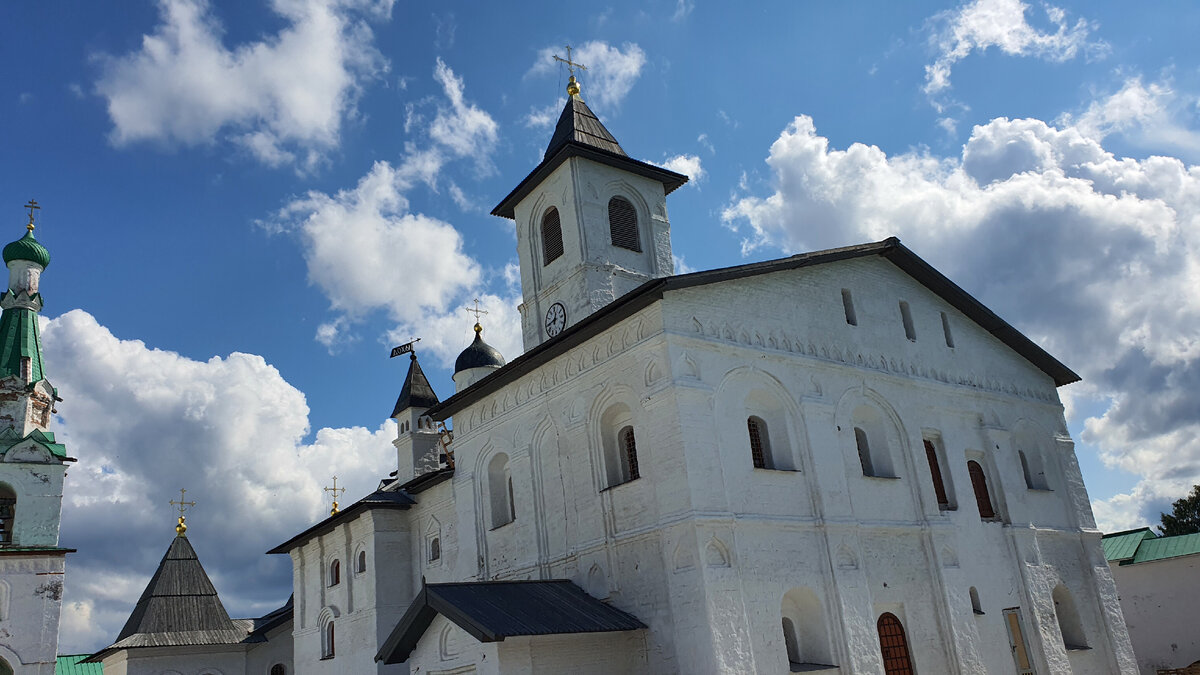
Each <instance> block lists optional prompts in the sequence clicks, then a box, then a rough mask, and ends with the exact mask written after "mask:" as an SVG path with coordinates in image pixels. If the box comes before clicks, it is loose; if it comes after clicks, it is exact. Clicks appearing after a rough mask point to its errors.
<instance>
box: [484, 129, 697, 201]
mask: <svg viewBox="0 0 1200 675" xmlns="http://www.w3.org/2000/svg"><path fill="white" fill-rule="evenodd" d="M571 157H583V158H584V159H590V160H592V161H593V162H599V163H601V164H607V165H608V166H611V167H614V168H617V169H622V170H624V171H628V172H630V173H634V174H637V175H639V176H644V177H646V178H649V179H651V180H656V181H658V182H660V183H662V184H663V189H664V190H665V191H666V194H671V193H672V192H674V191H675V189H676V188H678V187H680V186H682V185H683V184H684V183H686V182H687V181H688V177H687V176H685V175H683V174H681V173H675V172H674V171H669V170H667V169H664V168H662V167H660V166H654V165H653V164H647V163H646V162H639V161H638V160H636V159H632V158H630V157H627V156H625V155H618V154H617V153H615V152H608V151H606V150H603V149H600V148H596V147H592V146H589V145H584V144H583V143H579V142H578V141H567V142H565V143H563V144H562V146H561V147H560V148H559V149H558V150H557V151H556V152H554V154H552V155H547V156H546V158H545V159H543V160H542V163H541V164H538V165H537V168H535V169H534V170H533V171H531V172H530V173H529V175H528V176H526V177H525V180H523V181H521V183H520V184H519V185H517V187H516V188H514V189H513V191H512V192H510V193H508V196H507V197H505V198H504V199H503V200H501V201H500V203H499V204H497V205H496V208H494V209H492V215H493V216H500V217H501V218H508V219H509V220H512V219H514V218H516V213H515V211H516V208H517V204H519V203H521V200H522V199H525V197H526V196H528V195H529V193H530V192H533V190H534V188H536V187H537V186H538V185H541V184H542V181H544V180H546V177H547V176H549V175H550V173H551V172H553V171H554V170H555V169H557V168H558V165H560V164H562V163H563V162H565V161H567V160H568V159H570V158H571Z"/></svg>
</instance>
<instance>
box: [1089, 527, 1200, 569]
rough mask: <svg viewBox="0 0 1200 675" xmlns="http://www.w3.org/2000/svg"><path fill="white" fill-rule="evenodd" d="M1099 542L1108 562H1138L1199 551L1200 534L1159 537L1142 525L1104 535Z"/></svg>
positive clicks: (1123, 563)
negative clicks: (1134, 528)
mask: <svg viewBox="0 0 1200 675" xmlns="http://www.w3.org/2000/svg"><path fill="white" fill-rule="evenodd" d="M1100 544H1101V546H1103V547H1104V558H1105V559H1106V560H1108V562H1110V563H1114V562H1115V563H1119V564H1121V565H1137V564H1139V563H1145V562H1153V561H1155V560H1166V559H1168V558H1179V557H1181V556H1185V555H1195V554H1197V553H1200V533H1197V534H1177V535H1174V536H1170V537H1160V536H1158V535H1156V534H1154V531H1153V530H1151V529H1150V528H1148V527H1143V528H1140V529H1137V530H1127V531H1125V532H1114V533H1112V534H1106V535H1104V537H1103V538H1101V539H1100Z"/></svg>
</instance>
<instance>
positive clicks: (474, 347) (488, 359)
mask: <svg viewBox="0 0 1200 675" xmlns="http://www.w3.org/2000/svg"><path fill="white" fill-rule="evenodd" d="M502 366H504V357H503V356H501V354H500V351H499V350H497V349H496V348H495V347H493V346H491V345H489V344H488V343H486V342H484V341H483V329H482V328H480V327H479V324H475V341H474V342H472V343H471V345H470V346H469V347H467V348H466V349H464V350H463V352H462V353H461V354H459V355H458V359H456V360H455V361H454V372H455V373H461V372H462V371H464V370H470V369H471V368H500V367H502Z"/></svg>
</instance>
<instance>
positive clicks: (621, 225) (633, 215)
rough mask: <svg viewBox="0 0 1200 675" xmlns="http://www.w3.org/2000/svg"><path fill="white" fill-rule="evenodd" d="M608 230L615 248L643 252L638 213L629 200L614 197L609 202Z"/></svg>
mask: <svg viewBox="0 0 1200 675" xmlns="http://www.w3.org/2000/svg"><path fill="white" fill-rule="evenodd" d="M608 229H609V232H610V233H611V234H612V244H613V246H619V247H621V248H627V249H629V250H630V251H641V250H642V243H641V239H640V238H639V237H638V223H637V211H635V210H634V208H633V204H630V203H629V200H628V199H625V198H624V197H613V198H612V199H610V200H608Z"/></svg>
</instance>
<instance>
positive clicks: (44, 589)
mask: <svg viewBox="0 0 1200 675" xmlns="http://www.w3.org/2000/svg"><path fill="white" fill-rule="evenodd" d="M63 559H64V556H63V555H62V554H57V555H36V554H5V555H0V657H2V658H4V659H5V660H6V661H8V662H9V664H10V665H11V666H12V667H13V668H14V669H15V670H16V672H18V673H31V674H37V675H52V674H53V673H54V659H55V657H56V656H57V651H58V617H59V611H60V610H61V608H62V592H63V576H64V575H63V571H64V570H63Z"/></svg>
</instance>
